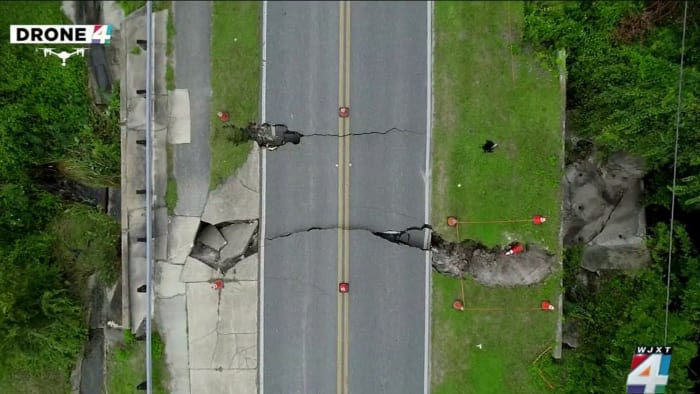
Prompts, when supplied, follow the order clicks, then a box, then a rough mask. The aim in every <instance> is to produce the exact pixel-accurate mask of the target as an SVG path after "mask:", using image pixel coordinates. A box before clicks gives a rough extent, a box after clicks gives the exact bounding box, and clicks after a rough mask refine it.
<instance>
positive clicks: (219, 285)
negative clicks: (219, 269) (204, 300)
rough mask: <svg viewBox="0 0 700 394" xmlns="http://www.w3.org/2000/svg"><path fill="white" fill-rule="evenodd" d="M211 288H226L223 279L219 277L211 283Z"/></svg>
mask: <svg viewBox="0 0 700 394" xmlns="http://www.w3.org/2000/svg"><path fill="white" fill-rule="evenodd" d="M211 288H212V289H214V290H220V289H223V288H224V281H223V280H222V279H217V280H215V281H214V283H213V284H212V285H211Z"/></svg>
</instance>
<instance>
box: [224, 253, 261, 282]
mask: <svg viewBox="0 0 700 394" xmlns="http://www.w3.org/2000/svg"><path fill="white" fill-rule="evenodd" d="M224 279H231V280H258V254H257V253H256V254H253V255H250V256H248V257H246V258H244V259H243V260H241V261H239V262H237V263H236V264H235V265H234V266H233V267H231V268H230V269H229V270H228V271H226V275H225V276H224Z"/></svg>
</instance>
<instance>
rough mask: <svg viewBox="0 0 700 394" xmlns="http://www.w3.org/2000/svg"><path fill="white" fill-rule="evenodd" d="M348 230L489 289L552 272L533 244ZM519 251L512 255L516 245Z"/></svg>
mask: <svg viewBox="0 0 700 394" xmlns="http://www.w3.org/2000/svg"><path fill="white" fill-rule="evenodd" d="M339 229H340V228H338V227H337V226H327V227H321V226H318V227H309V228H306V229H302V230H297V231H291V232H288V233H284V234H280V235H277V236H274V237H269V238H266V240H267V241H273V240H277V239H281V238H286V237H290V236H292V235H295V234H301V233H306V232H312V231H326V230H339ZM347 230H349V231H368V232H370V233H372V234H373V235H375V236H377V237H379V238H382V239H383V240H385V241H388V242H391V243H394V244H397V245H402V246H406V247H410V248H414V249H418V250H420V251H431V252H432V256H431V265H432V267H433V269H434V270H435V271H436V272H438V273H440V274H443V275H446V276H451V277H455V278H463V277H465V276H467V275H469V276H472V277H473V278H474V279H475V280H476V281H477V282H480V283H482V284H485V285H488V286H517V285H530V284H534V283H538V282H541V281H542V280H544V279H545V278H546V277H547V276H549V274H550V273H551V272H552V270H553V267H554V262H555V259H554V255H553V254H552V253H550V252H549V251H547V250H545V249H543V248H541V247H539V246H538V245H535V244H524V243H518V242H513V243H510V244H508V245H505V246H494V247H488V246H486V245H484V244H482V243H480V242H478V241H475V240H463V241H460V242H451V241H447V240H446V239H444V238H443V237H441V236H440V235H438V234H436V233H433V231H432V228H431V227H430V225H427V224H424V225H423V226H421V227H408V228H406V229H404V230H401V231H396V230H385V231H375V230H373V229H370V228H365V227H351V228H347ZM425 230H429V231H430V242H429V245H430V246H429V247H425V246H424V244H423V242H424V241H423V240H424V238H425V237H424V234H425ZM516 245H519V246H522V249H520V250H519V251H517V252H515V253H513V252H512V250H514V249H516V248H515V246H516Z"/></svg>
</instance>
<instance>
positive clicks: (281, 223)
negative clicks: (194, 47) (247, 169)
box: [263, 2, 428, 394]
mask: <svg viewBox="0 0 700 394" xmlns="http://www.w3.org/2000/svg"><path fill="white" fill-rule="evenodd" d="M426 13H427V7H426V4H425V2H416V3H383V4H382V3H372V4H370V3H357V2H353V3H352V20H351V52H350V55H351V62H350V64H351V71H350V108H351V117H350V119H351V120H350V127H351V130H352V131H353V132H355V133H357V132H367V131H385V130H388V129H390V128H394V127H396V128H401V129H404V130H408V131H407V132H392V133H389V134H386V135H376V134H373V135H363V136H352V137H351V138H349V141H350V152H351V153H350V162H351V163H352V167H351V169H350V227H351V228H353V227H355V228H356V227H361V228H370V229H372V230H375V231H384V230H402V229H405V228H407V227H413V226H421V225H422V224H423V223H424V213H425V212H424V209H425V208H424V205H425V201H424V188H425V185H424V181H423V175H422V173H423V172H424V165H425V154H426V152H425V151H426V147H425V141H426V104H427V102H426V87H427V83H428V75H427V70H426V65H427V56H428V54H427V41H426V39H427V22H426V18H427V16H426ZM266 42H267V80H266V83H267V86H266V100H267V101H266V114H267V116H266V118H267V119H266V120H267V121H270V122H276V123H286V124H287V125H288V126H289V128H290V129H293V130H299V131H301V132H302V133H304V134H310V133H330V134H335V133H337V130H338V118H337V106H338V44H339V43H338V4H337V3H330V2H328V3H326V2H322V3H318V4H309V3H294V5H290V4H285V3H278V2H270V3H268V20H267V41H266ZM337 149H338V139H337V137H304V138H303V139H302V143H301V144H300V145H296V146H295V145H285V146H283V147H281V148H280V149H278V150H277V151H274V152H268V154H267V179H266V220H265V226H266V238H268V239H269V238H274V237H276V236H278V235H282V234H286V233H292V232H294V234H293V235H291V236H288V237H285V238H278V239H274V240H271V241H266V242H265V272H264V281H265V290H264V291H265V295H264V298H265V299H264V326H263V331H264V354H263V358H264V373H263V379H264V390H265V393H304V394H306V393H324V394H325V393H333V392H335V390H336V388H335V387H336V345H337V343H336V340H337V332H338V331H337V320H336V317H337V312H338V311H337V304H336V297H337V283H336V282H337V277H336V274H337V265H336V263H337V253H338V251H337V230H335V229H332V230H317V231H310V232H303V230H304V229H308V228H310V227H324V228H325V227H333V226H337V221H338V212H337V209H338V206H337V204H338V194H337V193H338V191H337V190H338V173H337V171H338V169H337V168H336V167H335V165H336V164H337V160H338V153H337ZM425 264H426V262H425V254H424V252H422V251H420V250H418V249H415V248H410V247H407V246H401V245H397V244H392V243H390V242H388V241H385V240H383V239H381V238H379V237H376V236H374V235H372V234H371V233H369V232H366V231H351V232H350V283H351V292H350V296H349V297H350V298H349V305H350V314H349V316H350V323H349V324H350V346H349V347H350V354H349V388H350V392H351V393H373V394H374V393H422V392H423V389H424V366H425V360H424V351H425V343H424V337H425V329H424V323H425V307H424V306H425V295H426V294H425V291H426V289H425V279H426V278H425V275H426V269H425Z"/></svg>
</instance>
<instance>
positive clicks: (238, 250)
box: [220, 222, 258, 263]
mask: <svg viewBox="0 0 700 394" xmlns="http://www.w3.org/2000/svg"><path fill="white" fill-rule="evenodd" d="M257 228H258V223H257V222H252V223H234V224H230V225H228V226H226V227H222V228H221V234H222V235H223V237H224V239H226V241H227V242H228V244H227V245H226V246H225V247H224V248H223V249H221V256H220V260H221V262H222V263H224V262H226V260H228V259H231V258H233V257H236V256H240V255H242V254H243V252H244V251H245V248H246V246H248V243H249V242H250V240H251V237H252V236H253V234H254V233H255V230H256V229H257Z"/></svg>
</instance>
